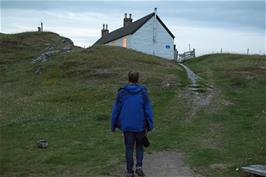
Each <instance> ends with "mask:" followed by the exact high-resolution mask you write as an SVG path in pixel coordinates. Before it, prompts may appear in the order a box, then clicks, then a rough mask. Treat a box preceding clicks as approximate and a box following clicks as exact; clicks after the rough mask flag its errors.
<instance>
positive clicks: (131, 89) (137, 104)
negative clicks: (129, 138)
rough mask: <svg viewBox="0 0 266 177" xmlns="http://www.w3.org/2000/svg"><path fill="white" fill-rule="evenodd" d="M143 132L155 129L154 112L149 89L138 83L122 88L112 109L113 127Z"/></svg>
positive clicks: (113, 128)
mask: <svg viewBox="0 0 266 177" xmlns="http://www.w3.org/2000/svg"><path fill="white" fill-rule="evenodd" d="M116 128H119V129H120V130H122V131H123V132H125V131H131V132H141V131H144V130H145V128H147V130H148V131H150V130H152V129H153V113H152V107H151V104H150V101H149V97H148V93H147V89H146V88H145V87H144V86H141V85H138V84H128V85H125V86H124V87H123V88H120V89H119V91H118V93H117V96H116V100H115V103H114V106H113V111H112V122H111V129H112V131H115V129H116Z"/></svg>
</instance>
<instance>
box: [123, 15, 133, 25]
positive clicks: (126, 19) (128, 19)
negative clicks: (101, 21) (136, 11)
mask: <svg viewBox="0 0 266 177" xmlns="http://www.w3.org/2000/svg"><path fill="white" fill-rule="evenodd" d="M132 21H133V19H132V14H129V17H127V13H125V17H124V27H125V26H128V25H129V24H130V23H132Z"/></svg>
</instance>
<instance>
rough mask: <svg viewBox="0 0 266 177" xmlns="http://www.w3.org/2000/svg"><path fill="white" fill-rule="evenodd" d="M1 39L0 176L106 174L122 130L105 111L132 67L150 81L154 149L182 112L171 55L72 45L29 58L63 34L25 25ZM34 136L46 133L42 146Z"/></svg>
mask: <svg viewBox="0 0 266 177" xmlns="http://www.w3.org/2000/svg"><path fill="white" fill-rule="evenodd" d="M0 40H1V58H0V63H1V65H0V67H1V74H0V91H1V95H0V100H1V101H0V107H1V113H0V125H1V141H0V147H1V151H0V163H1V165H0V173H1V176H20V177H21V176H97V175H107V176H111V175H112V174H113V173H112V169H113V170H114V169H115V168H114V167H117V166H118V165H119V164H120V163H121V161H122V159H124V157H123V150H124V147H123V140H122V138H121V135H120V134H119V133H118V134H114V135H113V134H111V133H110V125H109V122H110V112H111V109H112V104H113V101H114V99H115V94H116V92H117V89H118V88H119V87H121V86H122V85H123V84H125V83H126V82H127V73H128V71H130V70H138V71H139V72H140V82H141V83H142V84H145V85H146V86H147V87H148V89H149V93H150V97H151V100H152V103H153V107H154V114H155V122H156V128H157V130H156V131H157V132H158V133H157V134H154V135H153V136H151V138H152V139H154V141H157V142H158V143H157V144H156V145H154V146H153V150H155V149H162V148H166V147H168V146H170V145H171V144H170V143H168V142H167V141H169V142H170V141H171V140H170V139H169V140H167V141H162V142H159V141H158V140H159V139H161V137H163V136H167V134H168V132H167V131H165V130H166V128H169V129H170V128H171V127H173V126H174V125H175V124H173V123H174V122H176V121H177V118H178V116H179V114H182V112H183V110H182V107H178V108H175V107H174V106H175V105H176V95H177V93H178V89H177V88H179V87H183V86H184V85H185V84H186V82H187V81H186V77H185V73H184V72H183V69H182V68H181V67H179V66H177V65H176V64H175V63H172V62H170V61H166V60H162V59H160V58H157V57H153V56H149V55H145V54H141V53H137V52H134V51H131V50H127V49H122V48H117V47H107V46H99V47H93V48H89V49H80V48H76V47H73V49H72V50H70V51H68V52H62V53H58V54H56V55H53V56H52V57H51V58H49V59H48V61H45V62H36V63H32V59H33V58H35V57H37V56H39V55H40V54H41V53H42V52H46V50H45V48H46V47H47V46H46V43H49V45H52V46H54V47H57V48H62V47H63V46H64V43H62V42H63V41H64V38H62V37H60V36H58V35H56V34H53V33H23V34H15V35H1V38H0ZM47 45H48V44H47ZM60 46H62V47H60ZM171 105H173V106H172V108H171ZM167 108H170V110H173V109H174V110H177V112H178V113H177V114H176V113H175V112H173V111H168V110H167ZM178 110H180V111H178ZM173 114H174V116H173ZM171 124H172V125H173V126H172V125H171ZM40 139H47V140H48V141H49V147H48V149H46V150H41V149H38V148H37V147H36V142H37V141H38V140H40ZM156 139H157V140H156ZM168 144H169V145H168Z"/></svg>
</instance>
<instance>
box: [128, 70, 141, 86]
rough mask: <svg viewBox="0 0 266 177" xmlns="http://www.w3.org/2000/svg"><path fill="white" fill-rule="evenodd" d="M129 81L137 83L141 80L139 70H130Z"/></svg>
mask: <svg viewBox="0 0 266 177" xmlns="http://www.w3.org/2000/svg"><path fill="white" fill-rule="evenodd" d="M128 81H129V82H131V83H137V82H138V81H139V72H136V71H129V72H128Z"/></svg>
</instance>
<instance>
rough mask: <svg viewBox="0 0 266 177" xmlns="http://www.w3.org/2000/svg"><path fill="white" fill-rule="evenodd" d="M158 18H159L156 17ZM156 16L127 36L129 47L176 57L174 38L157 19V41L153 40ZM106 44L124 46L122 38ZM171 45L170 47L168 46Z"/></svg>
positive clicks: (168, 57)
mask: <svg viewBox="0 0 266 177" xmlns="http://www.w3.org/2000/svg"><path fill="white" fill-rule="evenodd" d="M156 20H157V19H156ZM153 24H154V17H152V18H151V19H150V20H149V21H147V22H146V23H145V24H144V25H143V26H142V27H141V28H140V29H138V30H137V31H136V32H135V33H134V34H132V35H128V36H126V38H127V48H130V49H134V50H136V51H140V52H143V53H147V54H150V55H156V56H159V57H163V58H166V59H174V39H173V38H172V37H171V36H170V34H169V33H168V32H167V31H166V29H165V28H164V27H163V26H162V25H161V24H160V22H159V21H158V20H157V22H156V23H155V24H156V30H155V31H156V41H155V43H154V42H153V31H154V26H153ZM106 45H111V46H120V47H122V38H120V39H117V40H114V41H112V42H109V43H107V44H106ZM166 46H169V47H170V48H167V47H166Z"/></svg>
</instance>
